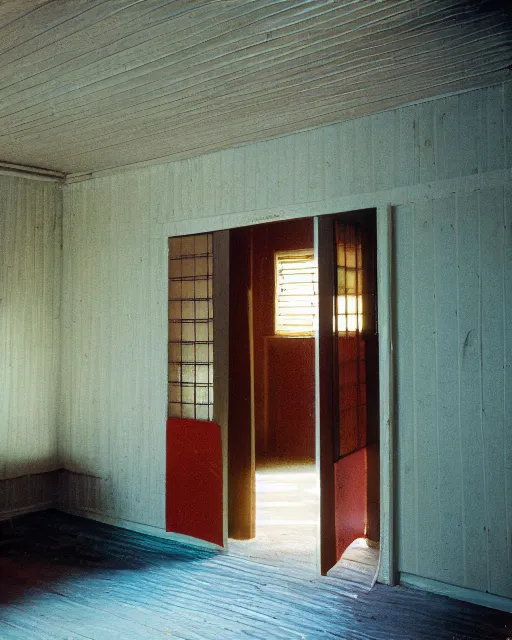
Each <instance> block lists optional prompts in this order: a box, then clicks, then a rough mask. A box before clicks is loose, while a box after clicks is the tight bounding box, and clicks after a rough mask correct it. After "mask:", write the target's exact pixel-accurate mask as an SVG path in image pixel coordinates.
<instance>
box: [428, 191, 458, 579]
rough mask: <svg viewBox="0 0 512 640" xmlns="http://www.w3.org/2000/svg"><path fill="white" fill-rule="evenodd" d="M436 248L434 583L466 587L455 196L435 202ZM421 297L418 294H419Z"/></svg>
mask: <svg viewBox="0 0 512 640" xmlns="http://www.w3.org/2000/svg"><path fill="white" fill-rule="evenodd" d="M433 213H434V244H435V254H434V256H435V264H434V270H435V275H434V278H435V313H436V319H435V331H436V334H435V340H436V353H435V358H436V360H435V366H436V383H437V389H436V393H437V402H436V407H437V416H436V418H437V438H438V460H437V482H438V486H439V490H438V512H439V538H438V541H437V557H438V562H439V564H438V567H437V573H436V578H437V579H438V580H441V581H443V582H450V581H454V582H456V583H457V584H462V583H463V582H464V548H463V544H461V535H462V530H463V529H462V527H463V523H462V509H463V491H464V485H463V481H462V468H461V466H462V465H461V453H462V452H461V441H460V429H459V407H458V402H457V398H456V390H457V388H458V384H459V368H458V349H459V341H458V323H457V313H458V310H457V262H456V259H455V256H456V253H457V235H456V234H457V232H456V205H455V196H454V195H452V196H450V197H448V198H442V199H439V200H435V201H434V202H433ZM418 293H420V292H418Z"/></svg>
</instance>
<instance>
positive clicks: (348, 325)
mask: <svg viewBox="0 0 512 640" xmlns="http://www.w3.org/2000/svg"><path fill="white" fill-rule="evenodd" d="M275 271H276V296H275V332H276V335H283V336H312V335H314V333H315V330H316V327H317V322H318V265H317V262H316V260H315V257H314V254H313V251H312V250H304V251H303V250H301V251H286V252H285V251H281V252H277V253H276V254H275ZM345 271H346V274H345V277H346V279H347V280H348V279H349V278H350V277H351V276H352V273H351V272H350V270H349V269H345ZM362 329H363V296H361V295H339V296H338V332H340V333H341V332H343V333H345V332H355V331H362Z"/></svg>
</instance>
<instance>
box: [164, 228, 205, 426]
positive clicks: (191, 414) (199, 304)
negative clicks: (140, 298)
mask: <svg viewBox="0 0 512 640" xmlns="http://www.w3.org/2000/svg"><path fill="white" fill-rule="evenodd" d="M212 245H213V237H212V234H211V233H205V234H200V235H195V236H186V237H182V238H170V239H169V357H168V364H169V376H168V383H169V390H168V394H169V395H168V401H169V406H168V412H169V416H170V417H173V418H194V419H197V420H212V419H213V282H212V278H213V249H212Z"/></svg>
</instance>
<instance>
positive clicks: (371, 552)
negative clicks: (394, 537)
mask: <svg viewBox="0 0 512 640" xmlns="http://www.w3.org/2000/svg"><path fill="white" fill-rule="evenodd" d="M319 514H320V493H319V487H318V478H317V473H316V470H315V465H314V463H313V464H279V465H278V464H276V463H273V464H272V463H267V464H266V465H265V466H263V467H260V468H259V469H258V470H257V472H256V537H255V538H254V539H252V540H229V551H230V553H233V554H235V555H240V556H243V557H246V558H249V559H251V560H254V561H256V562H259V563H262V564H271V565H274V566H277V567H283V568H285V569H286V570H287V571H290V570H293V571H295V572H297V571H300V572H301V575H304V576H306V575H307V577H308V578H309V577H316V576H317V575H318V574H319V569H318V567H319V563H318V559H317V536H318V520H319ZM378 562H379V552H378V549H375V548H372V547H369V546H368V544H367V543H366V541H365V540H363V539H360V540H356V541H354V543H353V544H352V545H351V546H350V547H349V548H348V549H347V550H346V551H345V553H344V554H343V557H342V558H341V560H340V562H339V563H338V564H337V565H336V566H335V567H334V568H333V569H331V571H330V572H329V577H330V578H333V579H335V580H337V583H333V585H335V586H336V588H337V589H338V590H340V591H343V592H344V593H345V595H350V596H357V595H360V594H361V593H362V592H367V591H369V590H370V588H371V587H372V585H373V582H374V578H375V575H376V573H377V567H378ZM340 581H342V583H341V582H340Z"/></svg>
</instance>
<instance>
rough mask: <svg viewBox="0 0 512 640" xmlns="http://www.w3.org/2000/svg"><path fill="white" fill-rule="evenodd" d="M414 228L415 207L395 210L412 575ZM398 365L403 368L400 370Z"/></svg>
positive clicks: (404, 509) (402, 448)
mask: <svg viewBox="0 0 512 640" xmlns="http://www.w3.org/2000/svg"><path fill="white" fill-rule="evenodd" d="M413 228H414V209H413V206H412V205H409V206H408V205H401V206H398V207H396V209H395V234H394V247H393V250H394V254H395V265H396V266H395V273H394V278H393V279H394V281H395V283H396V284H397V285H398V284H399V288H398V287H397V286H396V285H395V286H396V294H395V295H396V302H395V304H396V309H395V315H396V327H395V331H394V333H395V336H394V339H395V368H396V369H397V384H396V397H397V399H398V407H397V408H396V410H397V414H398V415H395V418H396V417H398V416H399V420H398V424H397V434H398V452H397V453H398V474H397V475H398V496H397V498H398V499H397V511H398V523H399V527H398V529H399V531H398V535H399V541H402V540H407V544H400V545H399V567H400V568H403V567H408V568H409V571H410V572H411V573H417V572H418V562H417V548H418V544H417V539H416V533H417V528H416V507H415V504H416V495H417V477H416V468H417V464H416V454H417V446H416V430H415V429H414V397H415V394H414V385H415V378H414V375H413V367H414V359H413V358H412V357H411V355H412V354H413V342H414V337H415V331H414V328H415V325H414V321H413V306H412V299H413V244H412V238H413ZM398 363H400V367H399V368H398Z"/></svg>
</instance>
